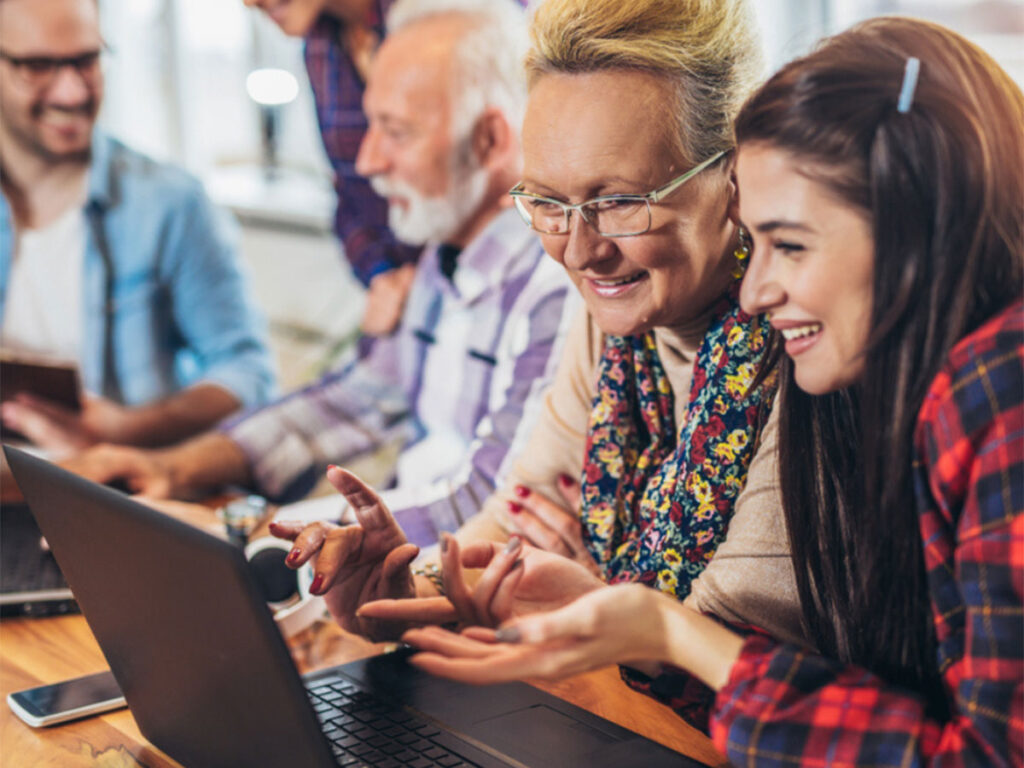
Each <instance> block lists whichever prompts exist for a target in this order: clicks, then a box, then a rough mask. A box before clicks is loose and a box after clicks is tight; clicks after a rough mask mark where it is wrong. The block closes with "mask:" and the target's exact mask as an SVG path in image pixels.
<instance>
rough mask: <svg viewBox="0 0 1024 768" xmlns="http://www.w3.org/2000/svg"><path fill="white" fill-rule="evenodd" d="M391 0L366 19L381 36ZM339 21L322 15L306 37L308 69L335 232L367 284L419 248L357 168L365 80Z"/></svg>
mask: <svg viewBox="0 0 1024 768" xmlns="http://www.w3.org/2000/svg"><path fill="white" fill-rule="evenodd" d="M393 1H394V0H376V2H374V3H373V7H372V9H371V18H369V19H368V22H369V24H370V26H371V27H373V28H374V30H375V31H376V32H377V33H378V34H379V35H380V36H381V37H383V34H384V30H383V22H382V19H383V17H384V14H386V13H387V10H388V9H389V8H390V7H391V4H392V2H393ZM341 28H342V24H341V22H340V21H338V20H337V19H335V18H334V17H333V16H328V15H324V16H321V17H320V19H319V21H317V23H316V25H315V26H314V27H313V29H312V31H310V33H309V35H308V37H307V38H306V50H305V58H306V71H307V73H308V74H309V82H310V85H311V86H312V87H313V97H314V100H315V101H316V114H317V122H318V123H319V125H320V136H321V138H322V139H323V142H324V149H325V150H326V152H327V157H328V158H329V159H330V161H331V167H332V168H333V169H334V188H335V190H336V191H337V193H338V207H337V210H336V211H335V215H334V232H335V234H337V236H338V239H340V240H341V243H342V245H343V246H344V248H345V256H346V258H348V261H349V264H351V266H352V272H353V273H354V274H355V276H356V277H357V278H358V279H359V280H360V281H361V282H362V283H363V285H369V284H370V280H372V279H373V278H374V277H375V276H376V275H378V274H380V273H381V272H386V271H387V270H389V269H393V268H394V267H397V266H399V265H401V264H408V263H411V262H415V261H416V257H417V255H418V253H419V249H418V248H413V247H410V246H407V245H403V244H402V243H399V242H398V241H397V240H396V239H395V236H394V235H393V234H391V230H389V229H388V225H387V222H388V206H387V203H386V202H385V201H384V200H383V199H382V198H380V197H378V196H377V193H375V192H374V191H373V189H372V188H371V187H370V183H369V182H368V181H367V180H366V179H364V178H363V177H361V176H360V175H359V174H357V173H356V169H355V162H356V155H357V154H358V152H359V144H360V143H361V142H362V140H363V134H365V133H366V116H365V115H364V114H363V81H362V79H361V78H360V76H359V72H358V71H357V70H356V67H355V65H354V64H353V63H352V60H351V59H350V58H349V55H348V53H347V52H346V51H345V49H344V48H343V47H342V45H341V43H340V41H339V35H340V34H341Z"/></svg>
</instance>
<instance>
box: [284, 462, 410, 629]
mask: <svg viewBox="0 0 1024 768" xmlns="http://www.w3.org/2000/svg"><path fill="white" fill-rule="evenodd" d="M327 479H328V480H329V481H330V483H331V485H333V486H334V487H335V488H336V489H337V490H338V492H339V493H341V494H342V495H343V496H344V497H345V499H346V500H347V501H348V503H349V504H350V505H351V506H352V509H353V510H354V511H355V516H356V520H357V523H356V524H354V525H346V526H337V525H334V524H332V523H324V522H318V523H313V524H311V525H305V524H303V523H288V522H274V523H271V524H270V532H271V533H272V534H274V535H275V536H277V537H278V538H282V539H289V540H291V541H293V542H294V543H295V546H294V547H293V548H292V550H291V552H289V553H288V557H287V558H286V560H285V562H286V563H287V564H288V565H289V566H290V567H292V568H298V567H299V566H301V565H303V564H304V563H306V562H307V561H309V560H312V561H313V564H314V565H313V568H314V573H315V576H314V578H313V583H312V584H311V585H310V589H309V591H310V592H311V593H312V594H314V595H323V596H324V599H325V601H326V603H327V608H328V610H330V612H331V615H332V616H333V617H334V619H335V621H337V622H338V624H340V625H341V626H342V627H343V628H344V629H347V630H349V631H350V632H357V633H359V634H362V635H366V636H367V637H370V638H372V639H374V640H391V639H395V638H397V637H398V636H399V635H400V634H401V632H402V630H403V629H405V628H406V626H407V624H404V623H401V624H397V623H395V622H391V621H386V620H380V619H376V618H372V617H362V616H357V614H356V611H357V609H358V608H359V606H361V605H363V604H364V603H367V602H370V601H371V600H379V599H381V598H403V597H412V596H414V595H415V590H414V586H413V578H412V573H411V572H410V570H409V563H410V562H412V560H413V559H414V558H415V557H416V555H417V554H419V547H417V546H416V545H415V544H410V543H409V542H407V541H406V539H405V534H404V533H402V529H401V528H399V527H398V523H396V522H395V518H394V517H392V515H391V512H389V511H388V509H387V507H385V506H384V503H383V502H382V501H381V499H380V496H378V495H377V494H376V493H375V492H374V491H373V489H372V488H370V487H369V486H367V485H366V484H365V483H363V481H362V480H360V479H359V478H358V477H356V476H355V475H353V474H352V473H351V472H346V471H345V470H343V469H339V468H338V467H330V468H329V469H328V470H327Z"/></svg>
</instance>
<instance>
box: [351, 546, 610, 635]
mask: <svg viewBox="0 0 1024 768" xmlns="http://www.w3.org/2000/svg"><path fill="white" fill-rule="evenodd" d="M441 545H442V549H443V551H442V555H441V563H442V566H443V581H444V587H445V593H446V595H447V596H446V597H427V598H417V599H413V600H379V601H377V602H373V603H368V604H366V605H364V606H363V607H362V608H360V609H359V614H358V615H359V616H361V617H366V618H377V619H388V620H391V621H394V622H406V623H407V624H447V623H449V622H452V621H458V622H459V623H460V624H464V625H471V626H472V625H475V626H484V627H493V626H496V625H498V624H499V623H501V622H503V621H506V620H508V619H512V618H515V617H517V616H526V615H529V614H532V613H538V612H543V611H551V610H554V609H555V608H560V607H562V606H564V605H567V604H568V603H571V602H572V601H573V600H575V599H576V598H578V597H580V596H582V595H585V594H586V593H588V592H592V591H594V590H596V589H600V588H601V587H602V586H604V583H603V582H602V581H601V580H600V579H599V578H597V577H596V576H594V575H593V574H592V573H590V572H589V571H588V570H587V569H585V568H583V567H581V566H580V565H578V564H577V563H574V562H572V561H571V560H569V559H567V558H565V557H562V556H560V555H555V554H553V553H551V552H544V551H543V550H539V549H535V548H533V547H531V546H529V545H524V544H522V542H521V540H520V539H519V538H518V537H513V538H512V539H510V540H509V541H508V543H507V544H498V543H495V542H490V541H486V542H477V543H474V544H471V545H470V546H468V547H467V548H466V550H465V551H464V552H462V553H461V556H460V553H459V545H458V542H456V540H455V539H454V537H451V536H448V535H447V534H445V535H444V536H442V539H441ZM463 567H466V568H484V572H483V574H482V575H481V576H480V578H479V580H478V581H477V582H476V585H475V586H474V587H472V588H471V587H470V586H469V585H468V584H467V582H466V579H465V575H464V573H463V570H462V569H463Z"/></svg>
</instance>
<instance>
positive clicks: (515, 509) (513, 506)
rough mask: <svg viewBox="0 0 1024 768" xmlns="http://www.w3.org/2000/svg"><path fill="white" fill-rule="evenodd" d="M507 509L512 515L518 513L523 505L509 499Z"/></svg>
mask: <svg viewBox="0 0 1024 768" xmlns="http://www.w3.org/2000/svg"><path fill="white" fill-rule="evenodd" d="M508 511H509V512H511V513H512V514H513V515H518V514H519V513H520V512H522V511H523V505H522V504H517V503H516V502H514V501H510V502H509V503H508Z"/></svg>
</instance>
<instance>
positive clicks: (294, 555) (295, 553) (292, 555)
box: [284, 549, 302, 565]
mask: <svg viewBox="0 0 1024 768" xmlns="http://www.w3.org/2000/svg"><path fill="white" fill-rule="evenodd" d="M301 554H302V550H301V549H293V550H292V551H291V552H289V553H288V557H286V558H285V559H284V560H285V562H286V563H288V564H289V565H295V561H296V560H298V559H299V555H301Z"/></svg>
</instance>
